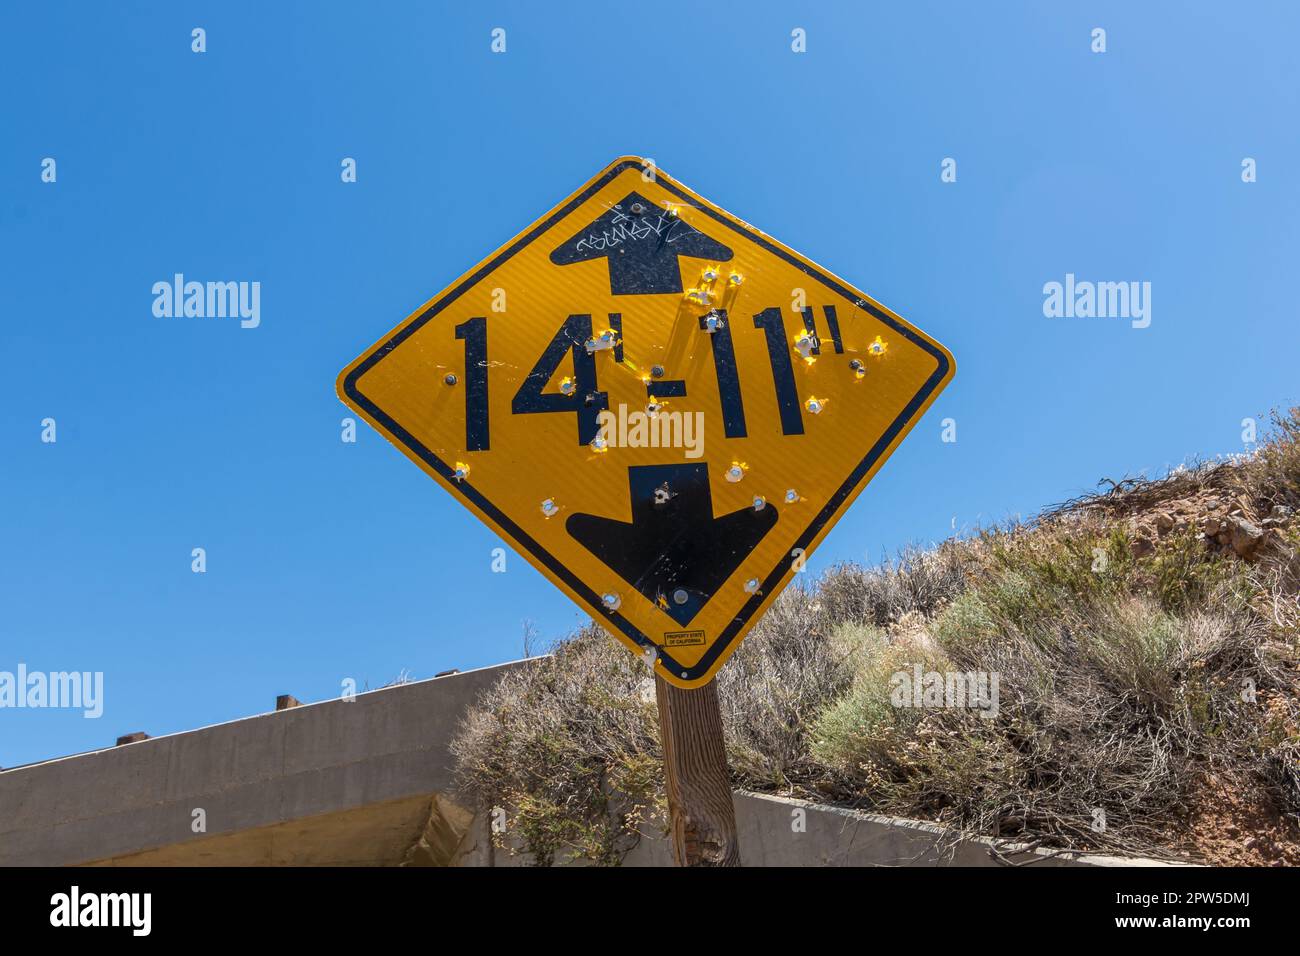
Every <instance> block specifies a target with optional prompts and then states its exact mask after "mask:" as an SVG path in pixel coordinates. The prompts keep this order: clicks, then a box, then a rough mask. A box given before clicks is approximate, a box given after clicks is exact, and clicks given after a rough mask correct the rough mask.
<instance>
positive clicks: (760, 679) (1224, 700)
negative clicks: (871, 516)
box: [455, 412, 1300, 865]
mask: <svg viewBox="0 0 1300 956" xmlns="http://www.w3.org/2000/svg"><path fill="white" fill-rule="evenodd" d="M1104 484H1105V485H1106V487H1105V488H1104V490H1103V491H1102V492H1100V493H1098V494H1095V495H1089V496H1087V497H1084V498H1081V499H1078V500H1075V501H1071V502H1068V503H1066V504H1065V505H1062V506H1060V507H1057V508H1054V509H1052V510H1050V511H1048V512H1046V513H1044V514H1043V515H1040V516H1039V517H1038V518H1037V519H1036V520H1034V521H1033V522H1030V523H1025V524H1017V525H1012V526H1008V527H999V528H990V529H985V530H983V531H981V532H979V533H976V534H974V535H970V536H966V537H963V538H960V539H954V540H950V541H947V542H945V543H943V544H942V545H940V546H939V547H938V548H935V549H933V550H928V551H919V550H918V551H912V552H909V553H906V554H904V555H902V556H901V557H900V559H899V560H898V561H897V562H895V563H892V564H889V565H886V566H882V567H874V568H864V567H859V566H855V565H844V566H840V567H837V568H834V569H832V570H831V571H830V572H828V573H827V574H825V575H824V576H823V577H822V578H821V579H820V580H817V581H815V582H810V583H807V584H803V585H801V586H795V587H791V588H790V589H788V590H787V592H786V593H785V594H783V595H782V596H781V598H780V599H779V600H778V601H777V602H775V604H774V606H773V607H772V609H771V610H770V611H769V612H768V614H767V615H766V616H765V617H764V618H763V620H762V621H761V622H760V623H759V624H758V626H757V627H756V628H755V630H754V632H753V633H752V634H751V636H750V637H749V638H748V639H747V640H746V641H745V642H744V644H743V645H742V647H741V649H740V650H739V651H738V652H737V654H736V656H735V657H734V658H733V659H732V660H731V661H730V662H729V663H728V664H727V666H726V667H724V668H723V670H722V672H721V673H720V675H719V678H718V681H719V692H720V696H721V699H722V707H723V717H724V722H725V725H726V732H727V744H728V753H729V760H730V764H731V768H732V772H733V775H734V778H735V784H736V785H737V786H739V787H746V788H749V789H754V790H760V791H768V792H776V793H784V794H793V795H797V796H800V797H804V798H807V799H812V800H818V801H823V802H826V803H833V804H837V805H842V806H850V807H859V808H867V809H873V810H877V811H880V812H885V813H892V814H897V815H900V816H907V817H914V818H924V819H929V820H935V821H939V822H942V823H945V824H948V825H950V826H952V827H954V828H958V829H961V830H963V831H967V832H978V833H983V834H989V835H993V836H997V837H1004V838H1007V839H1008V840H1015V841H1017V842H1021V843H1023V842H1031V843H1034V844H1037V845H1040V846H1044V847H1058V848H1068V849H1076V850H1093V851H1103V852H1109V853H1120V854H1136V855H1145V856H1160V857H1169V858H1179V859H1191V860H1198V861H1206V862H1221V863H1242V864H1277V863H1287V864H1293V865H1294V864H1300V827H1298V826H1297V822H1298V820H1300V671H1298V667H1300V600H1298V598H1297V594H1298V593H1300V518H1298V517H1297V509H1298V508H1300V417H1298V416H1297V413H1296V412H1292V413H1291V414H1290V415H1288V416H1282V417H1279V418H1278V419H1277V420H1276V423H1275V429H1274V431H1273V433H1272V435H1271V436H1270V437H1269V438H1268V439H1267V440H1266V441H1265V442H1264V443H1263V444H1261V445H1260V446H1259V448H1257V449H1256V450H1255V451H1253V452H1252V453H1250V454H1248V455H1245V456H1240V457H1237V458H1233V459H1230V460H1226V461H1217V462H1210V463H1201V464H1197V465H1193V466H1188V467H1184V468H1180V469H1177V470H1176V471H1175V472H1173V473H1171V474H1169V475H1167V476H1165V477H1163V478H1160V479H1157V480H1145V479H1129V480H1124V481H1121V482H1105V483H1104ZM554 654H555V658H554V660H553V661H552V662H551V663H549V664H547V665H545V666H542V667H540V668H536V669H532V670H529V671H527V672H526V673H525V672H516V673H514V674H512V675H510V676H508V677H507V678H505V679H504V680H503V681H502V683H501V684H500V685H498V686H497V687H496V688H495V689H494V690H493V691H491V692H490V693H489V694H488V695H486V697H485V698H484V699H483V700H482V701H480V703H479V705H478V707H476V708H475V709H474V710H473V711H472V712H471V713H470V714H469V716H468V717H467V719H466V721H465V724H464V726H463V727H462V729H461V733H460V735H459V737H458V740H457V742H456V744H455V747H456V751H457V754H458V758H459V761H460V771H461V777H462V782H463V786H464V787H465V788H466V789H467V790H468V791H469V792H470V793H471V795H472V796H473V797H474V798H476V799H478V800H479V801H481V803H482V804H484V805H488V806H494V805H501V806H505V807H507V808H508V809H509V812H510V819H511V820H512V821H513V826H514V832H515V835H516V836H517V837H521V838H522V839H523V841H524V842H525V843H526V844H527V846H528V848H529V849H530V850H531V851H532V852H533V853H534V854H536V856H537V858H538V859H540V860H542V861H543V862H544V861H546V860H548V859H551V858H552V857H553V855H554V854H556V853H559V852H565V853H572V852H576V853H579V854H580V855H583V856H587V857H590V858H591V859H593V860H596V861H599V862H603V863H617V862H618V861H619V859H620V858H621V856H622V854H623V853H624V852H625V851H626V850H627V848H628V847H630V846H631V845H633V844H634V842H635V841H636V840H637V839H638V836H639V834H640V833H641V832H643V831H644V829H645V828H646V827H652V826H658V825H659V823H658V822H657V821H659V820H661V819H662V811H663V806H662V802H663V795H662V781H661V779H660V765H659V759H660V758H659V752H658V729H657V725H656V712H655V706H654V692H653V683H652V680H651V678H650V677H649V675H648V674H647V672H646V670H645V668H644V667H643V666H642V664H641V662H640V661H638V660H637V659H635V658H634V657H632V656H631V655H629V654H628V653H627V652H626V651H625V650H623V649H622V648H621V647H619V646H616V645H615V644H614V642H613V641H612V639H610V638H608V636H606V635H605V634H604V633H603V632H601V631H600V630H598V629H596V628H595V627H591V628H588V629H585V630H583V631H581V632H579V633H576V634H574V635H572V636H570V637H569V638H567V639H565V640H564V641H562V642H560V644H559V645H558V646H557V647H556V648H555V649H554Z"/></svg>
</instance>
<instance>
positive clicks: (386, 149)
mask: <svg viewBox="0 0 1300 956" xmlns="http://www.w3.org/2000/svg"><path fill="white" fill-rule="evenodd" d="M1288 7H1289V5H1285V4H1281V3H1278V4H1276V5H1269V4H1243V3H1231V4H1229V3H1220V4H1209V3H1193V4H1181V3H1179V4H1174V3H1168V4H1157V3H1144V4H1120V3H1116V4H1087V5H1084V4H1065V3H1061V4H1037V3H1024V4H996V3H995V4H968V3H956V2H952V3H933V4H922V3H908V4H863V3H818V4H816V5H805V4H794V3H744V4H741V3H725V2H716V3H710V4H700V3H678V2H671V0H668V2H662V3H657V4H655V5H653V12H650V8H645V7H642V6H638V5H628V4H609V3H584V4H578V3H565V4H538V3H518V4H501V3H495V4H494V3H474V4H470V3H458V4H449V3H380V4H346V5H344V4H326V3H298V4H265V3H221V4H217V3H210V4H209V3H185V4H164V3H155V4H141V3H130V4H122V5H112V6H109V5H101V4H92V3H88V2H87V3H75V4H74V3H45V4H23V5H21V6H20V5H10V6H8V7H6V9H5V11H4V13H3V14H2V15H0V81H3V82H2V86H3V89H4V91H5V92H4V93H3V94H2V99H0V103H3V109H2V119H3V122H2V125H0V129H2V130H3V133H2V135H0V263H2V265H0V306H3V319H2V321H0V349H2V352H3V355H4V356H5V358H6V362H5V368H6V376H5V377H6V388H5V400H4V401H3V402H0V670H8V671H13V670H15V669H16V668H17V666H18V664H19V663H23V664H25V665H26V666H27V667H28V668H29V669H31V670H44V671H50V670H81V671H103V672H104V675H105V678H104V679H105V702H104V705H105V710H104V716H103V717H102V718H100V719H97V720H89V719H84V718H83V717H82V716H81V714H80V712H77V711H64V710H49V709H47V710H7V709H6V710H0V765H3V766H13V765H15V764H19V763H23V762H27V761H31V760H37V759H41V758H44V757H49V756H55V755H61V754H66V753H72V752H76V751H81V750H86V749H92V748H95V747H99V746H104V745H107V744H111V743H112V741H113V740H114V738H115V737H116V736H117V735H119V734H124V733H128V732H131V731H136V730H146V731H148V732H150V733H152V734H155V735H156V734H161V733H168V732H174V731H178V730H184V729H188V728H192V727H195V726H201V725H203V724H208V723H213V722H217V721H222V720H228V719H233V718H237V717H241V716H246V715H249V714H253V713H258V712H261V711H265V710H269V709H271V707H272V706H273V702H274V698H275V695H276V694H278V693H292V694H294V695H295V696H297V697H299V698H300V699H303V700H318V699H323V698H326V697H331V696H335V695H337V694H338V693H339V692H340V686H341V685H340V682H341V681H342V680H343V679H344V678H348V677H351V678H354V679H355V680H356V681H357V682H358V685H360V686H365V685H366V684H369V686H371V687H375V686H379V685H381V684H384V683H386V682H388V681H391V680H393V679H394V678H395V677H397V676H398V674H399V673H401V672H403V671H404V670H405V671H407V672H408V673H409V674H411V675H412V676H414V677H417V678H419V677H428V676H431V675H432V674H434V673H435V672H437V671H439V670H443V669H446V668H451V667H459V668H461V669H467V668H470V667H476V666H483V665H487V664H492V663H496V662H499V661H504V660H509V659H513V658H516V657H518V656H520V653H521V649H522V648H521V638H520V635H521V622H522V621H523V620H524V619H525V618H527V619H531V620H532V621H534V622H535V623H536V627H537V629H538V631H539V633H540V635H541V636H542V637H543V638H554V637H558V636H560V635H562V634H563V633H565V632H566V631H567V630H569V629H570V628H572V627H573V626H575V625H577V624H579V623H580V621H581V620H582V618H581V616H580V614H579V612H578V611H577V609H576V607H574V606H573V605H572V604H571V603H570V602H569V601H568V599H567V598H565V597H564V596H563V595H561V594H560V593H559V592H558V591H556V590H554V589H553V588H552V586H551V585H550V584H549V583H547V582H546V581H545V580H544V579H543V578H542V577H541V576H540V575H539V574H537V573H535V572H534V571H532V570H531V569H530V568H529V567H528V565H527V564H526V562H524V561H523V560H522V559H520V558H517V557H511V559H510V560H509V565H508V566H509V571H508V572H507V573H505V574H494V573H492V571H491V566H490V565H491V551H492V549H493V548H494V547H496V546H497V544H498V542H497V539H496V538H495V537H494V536H493V535H492V534H491V533H490V532H489V531H488V530H487V529H486V528H485V527H483V526H482V525H480V524H479V522H478V521H477V520H476V519H475V518H473V517H472V516H471V515H470V514H469V513H468V512H466V511H464V510H462V509H461V508H460V506H459V505H458V504H456V503H455V502H454V501H453V500H452V499H451V498H450V496H448V495H447V494H445V493H444V492H443V491H441V490H440V489H439V488H437V487H436V486H435V485H434V483H433V482H432V481H430V480H429V479H428V478H427V477H425V476H424V475H423V474H422V473H421V472H420V471H419V469H417V468H416V467H414V466H413V465H412V464H411V463H410V462H409V461H407V460H406V459H405V458H404V457H403V456H402V455H401V454H400V453H399V452H397V451H396V449H394V448H392V447H391V446H389V445H388V444H387V443H385V442H384V441H383V440H382V439H381V438H380V437H379V436H378V435H377V434H376V433H374V432H373V431H371V430H370V429H369V428H368V427H366V426H364V425H361V426H360V431H359V440H358V441H357V443H356V444H354V445H348V444H343V443H342V442H341V441H340V440H339V422H340V419H342V418H343V417H344V416H345V414H347V412H346V410H345V409H344V407H343V406H342V405H341V404H340V403H339V401H338V399H337V398H336V397H335V394H334V380H335V376H336V375H337V373H338V372H339V370H340V369H341V368H342V367H343V366H344V365H345V364H346V363H347V362H348V361H350V360H351V359H352V358H354V357H355V356H356V355H357V354H359V353H360V352H361V351H362V349H364V348H365V347H366V346H368V345H369V344H370V343H371V342H373V341H374V340H375V339H377V338H378V337H379V336H380V335H381V334H382V333H384V332H385V331H387V330H388V329H389V328H391V327H392V326H393V325H395V324H396V323H397V322H398V321H400V320H401V319H403V318H405V317H406V316H407V315H408V314H409V313H410V312H411V310H412V309H414V308H415V307H416V306H417V305H419V304H420V303H422V302H424V301H425V300H426V299H427V298H429V297H430V296H431V295H433V294H434V293H435V292H437V291H439V290H440V289H441V288H442V287H443V286H444V285H445V284H446V283H448V282H449V281H450V280H452V279H453V278H455V277H456V276H458V275H459V274H460V273H461V272H462V271H463V270H465V269H466V268H467V267H469V266H471V265H473V264H474V263H476V262H478V261H479V260H480V259H481V258H483V257H484V256H485V255H486V254H487V253H489V252H491V251H492V250H494V249H495V248H496V247H497V246H498V245H499V244H500V243H501V242H503V241H504V240H506V239H508V238H510V237H511V236H513V235H514V234H515V232H516V231H517V230H518V229H520V228H521V227H522V226H524V225H526V224H527V223H529V222H531V221H532V220H533V219H534V218H536V217H537V216H539V215H540V214H542V213H544V212H545V211H547V210H548V209H549V208H551V206H552V205H554V204H555V203H556V202H558V201H559V200H560V199H562V198H563V197H565V196H566V195H568V193H569V192H570V191H572V190H573V189H575V188H576V187H577V186H579V185H580V184H581V183H583V182H584V181H585V180H586V179H587V178H588V177H590V176H591V175H593V174H594V173H596V172H597V171H598V170H599V169H601V168H602V167H603V166H604V165H605V164H606V163H607V162H609V161H610V160H611V159H613V158H614V157H616V156H619V155H623V154H638V155H645V156H652V157H654V158H655V159H656V160H657V161H658V163H659V165H660V166H661V167H662V168H663V169H664V170H666V171H667V172H669V173H670V174H671V175H673V176H674V177H676V178H677V179H679V180H681V181H683V182H684V183H686V184H687V185H689V186H691V187H692V188H694V189H696V190H697V191H699V192H700V193H701V194H703V195H705V196H707V197H709V198H710V199H712V200H713V201H714V202H716V203H718V204H719V205H721V206H723V207H724V208H726V209H729V210H730V211H732V212H734V213H735V214H737V215H738V216H740V217H742V218H744V219H746V220H748V221H749V222H751V223H753V224H755V225H756V226H758V227H759V228H761V229H763V230H765V231H767V232H769V233H771V234H773V235H775V236H777V237H778V238H780V239H781V240H783V241H784V242H786V243H787V244H789V245H790V246H792V247H793V248H795V249H797V250H799V251H800V252H802V253H804V254H805V255H808V256H810V257H811V258H812V259H814V260H815V261H818V262H820V263H821V264H823V265H824V266H826V267H827V268H829V269H830V270H832V271H834V272H836V273H838V274H840V275H842V276H844V277H845V278H846V279H848V280H849V281H851V282H853V283H855V284H856V285H858V286H859V287H861V288H863V289H864V290H866V291H867V292H869V293H870V294H871V295H872V296H874V297H875V298H876V299H878V300H879V301H881V302H883V303H885V304H886V305H888V306H889V307H891V308H893V309H894V310H896V311H897V312H899V313H900V314H902V315H903V316H904V317H906V318H908V319H909V320H910V321H912V322H913V323H915V324H916V325H918V326H920V327H921V328H923V329H925V330H926V331H927V332H929V333H931V334H932V335H934V336H935V337H936V338H937V339H939V341H941V342H943V343H944V344H945V345H946V346H948V348H949V349H951V351H952V352H953V353H954V355H955V356H956V357H957V363H958V373H957V377H956V379H955V381H954V382H953V383H952V385H951V386H949V388H948V389H947V391H946V392H945V393H944V394H943V395H942V396H941V397H940V399H939V401H938V402H937V403H936V404H935V406H934V407H933V408H932V409H931V410H930V412H929V413H928V414H927V416H926V417H925V418H924V419H923V420H922V422H921V423H920V425H918V427H917V429H916V430H915V431H914V432H913V433H912V435H911V437H909V438H908V439H907V441H906V442H905V443H904V444H903V446H902V447H901V449H900V450H899V451H898V452H897V454H895V456H894V457H893V458H892V459H891V460H890V461H889V462H888V463H887V464H886V465H885V467H884V469H883V470H882V472H881V473H880V475H879V476H878V477H877V478H876V480H875V481H874V482H873V484H872V485H871V486H870V487H869V488H868V489H867V491H866V492H865V493H864V494H863V496H862V497H861V498H860V499H859V500H858V502H857V504H856V505H855V506H854V507H853V508H852V509H851V510H850V511H849V512H848V514H847V515H846V516H845V518H844V519H843V520H842V521H841V522H840V524H839V525H838V526H837V527H836V529H835V530H834V531H833V532H832V533H831V535H830V536H829V537H828V538H827V540H826V542H825V544H824V545H823V547H822V548H821V550H820V551H819V552H818V553H817V555H816V557H815V560H814V561H812V562H811V564H810V569H811V570H812V571H813V572H816V571H818V570H821V569H823V568H825V567H826V566H827V565H829V564H831V563H834V562H836V561H839V560H845V559H856V560H863V559H870V560H872V561H876V560H879V558H880V557H881V556H882V554H884V553H889V552H893V551H894V550H895V549H897V548H898V547H900V546H902V545H904V544H906V543H907V542H922V543H924V542H928V541H932V540H936V539H939V538H942V537H944V536H946V535H948V534H949V533H951V529H952V527H953V526H954V522H955V525H956V527H958V528H969V527H970V526H973V525H976V524H978V523H989V522H994V521H998V520H1002V519H1005V518H1007V517H1009V516H1012V515H1015V514H1017V513H1021V514H1024V515H1030V514H1032V513H1034V512H1035V511H1037V510H1038V509H1040V508H1042V507H1043V506H1045V505H1048V504H1051V503H1053V502H1056V501H1060V500H1063V499H1065V498H1068V497H1071V496H1073V495H1076V494H1078V493H1080V492H1084V491H1087V490H1090V489H1091V488H1092V486H1093V484H1094V482H1096V481H1097V480H1098V479H1099V478H1102V477H1103V476H1108V477H1114V478H1118V477H1120V476H1123V475H1125V474H1134V473H1138V472H1142V471H1146V472H1148V473H1153V474H1154V473H1158V472H1160V471H1163V470H1164V469H1166V468H1168V467H1170V466H1172V465H1175V464H1177V463H1178V462H1180V461H1182V460H1184V459H1185V458H1187V457H1188V456H1197V455H1199V456H1212V455H1215V454H1220V453H1229V452H1236V451H1240V450H1241V449H1242V437H1241V421H1242V419H1243V418H1246V417H1255V418H1258V419H1259V420H1260V421H1261V423H1262V422H1263V420H1264V418H1265V417H1266V415H1267V412H1268V410H1269V409H1270V408H1271V407H1274V406H1283V405H1286V404H1288V403H1291V404H1294V403H1296V402H1297V400H1300V376H1298V375H1297V374H1296V367H1297V355H1298V354H1300V332H1298V331H1297V324H1296V310H1295V307H1294V302H1293V299H1294V298H1295V294H1294V287H1293V284H1292V281H1291V277H1292V276H1294V275H1295V274H1296V262H1297V258H1298V257H1300V215H1297V213H1298V212H1300V209H1298V208H1297V207H1298V200H1300V188H1298V187H1297V179H1296V174H1295V170H1296V169H1297V167H1298V165H1300V142H1298V141H1297V140H1298V138H1300V132H1298V131H1300V126H1297V124H1296V122H1295V117H1296V116H1297V115H1300V103H1298V102H1297V100H1300V64H1298V61H1297V58H1296V57H1295V55H1294V50H1293V49H1292V44H1293V38H1294V36H1295V33H1296V28H1297V26H1298V25H1300V23H1298V22H1297V21H1298V20H1300V16H1298V15H1297V14H1296V12H1295V10H1294V8H1290V9H1288ZM194 27H203V28H204V29H206V31H207V52H206V53H203V54H195V53H193V52H191V33H190V31H191V30H192V29H193V28H194ZM495 27H501V28H504V29H505V30H506V38H507V49H506V53H504V54H493V53H492V52H491V50H490V48H489V45H490V41H491V37H490V33H491V30H492V29H493V28H495ZM1094 27H1103V28H1105V30H1106V31H1107V37H1106V40H1107V50H1106V52H1105V53H1100V54H1099V53H1093V52H1091V49H1090V47H1091V42H1092V41H1091V36H1090V34H1091V31H1092V29H1093V28H1094ZM795 28H802V29H804V30H805V31H806V35H807V52H806V53H802V54H797V53H794V52H792V50H791V31H792V30H793V29H795ZM345 156H350V157H354V158H356V160H357V164H358V181H357V182H356V183H355V184H343V183H342V182H340V176H339V169H340V167H339V164H340V160H341V159H342V158H343V157H345ZM45 157H53V158H54V159H55V160H56V162H57V181H56V182H55V183H43V182H42V181H41V162H42V160H43V159H44V158H45ZM945 157H952V158H954V159H956V161H957V173H958V176H957V181H956V182H955V183H943V182H941V181H940V163H941V161H942V160H943V159H944V158H945ZM1244 157H1252V158H1254V159H1255V160H1256V162H1257V170H1258V181H1257V182H1254V183H1249V184H1248V183H1243V182H1242V179H1241V162H1242V159H1243V158H1244ZM177 272H182V273H185V274H186V275H187V276H189V277H192V278H198V279H221V280H225V279H233V280H257V281H260V282H261V285H262V298H261V325H260V326H259V327H258V328H256V329H241V328H240V327H239V325H238V323H237V322H235V321H232V320H202V319H159V318H155V317H154V315H153V312H152V304H153V297H152V294H151V291H150V290H151V287H152V285H153V283H155V282H157V281H160V280H161V281H167V280H169V279H170V277H171V276H172V275H173V274H174V273H177ZM1067 273H1073V274H1075V275H1076V276H1078V277H1079V278H1080V279H1092V280H1102V281H1145V282H1150V283H1151V288H1152V296H1151V318H1152V321H1151V324H1150V326H1149V327H1148V328H1145V329H1134V328H1132V327H1131V325H1130V323H1129V322H1128V321H1126V320H1123V319H1101V318H1075V319H1063V318H1056V319H1049V318H1046V317H1044V315H1043V285H1044V283H1047V282H1050V281H1063V280H1064V277H1065V275H1066V274H1067ZM47 417H53V418H54V419H55V420H56V421H57V429H58V432H57V435H58V441H57V443H55V444H46V443H42V441H41V421H42V419H45V418H47ZM946 417H952V418H954V419H956V421H957V439H958V440H957V441H956V442H955V443H944V442H942V441H941V440H940V432H941V426H940V422H941V420H942V419H944V418H946ZM195 547H203V548H205V549H206V551H207V562H208V569H207V573H205V574H194V573H192V572H191V570H190V562H191V557H190V554H191V549H192V548H195Z"/></svg>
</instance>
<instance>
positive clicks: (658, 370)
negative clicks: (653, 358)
mask: <svg viewBox="0 0 1300 956" xmlns="http://www.w3.org/2000/svg"><path fill="white" fill-rule="evenodd" d="M650 377H651V378H663V377H664V367H663V366H662V365H654V366H651V368H650Z"/></svg>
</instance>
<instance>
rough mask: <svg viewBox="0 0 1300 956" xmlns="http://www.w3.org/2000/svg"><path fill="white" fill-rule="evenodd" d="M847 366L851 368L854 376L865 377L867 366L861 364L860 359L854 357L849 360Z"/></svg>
mask: <svg viewBox="0 0 1300 956" xmlns="http://www.w3.org/2000/svg"><path fill="white" fill-rule="evenodd" d="M849 368H851V369H853V375H854V377H855V378H865V377H866V375H867V367H866V366H865V365H863V364H862V359H854V360H853V361H851V362H849Z"/></svg>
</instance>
